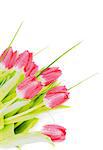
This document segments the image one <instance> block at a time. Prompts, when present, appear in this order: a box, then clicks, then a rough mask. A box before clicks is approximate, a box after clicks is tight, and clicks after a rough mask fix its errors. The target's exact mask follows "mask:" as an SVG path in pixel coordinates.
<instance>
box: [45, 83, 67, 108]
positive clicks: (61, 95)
mask: <svg viewBox="0 0 103 150" xmlns="http://www.w3.org/2000/svg"><path fill="white" fill-rule="evenodd" d="M68 98H69V93H68V90H67V89H66V87H65V86H58V87H55V88H53V89H52V90H50V91H48V92H47V94H46V96H45V98H44V103H45V105H46V106H47V107H50V108H54V107H57V106H59V105H61V104H62V103H64V102H65V101H67V99H68Z"/></svg>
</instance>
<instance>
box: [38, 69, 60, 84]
mask: <svg viewBox="0 0 103 150" xmlns="http://www.w3.org/2000/svg"><path fill="white" fill-rule="evenodd" d="M60 76H61V70H60V69H59V68H58V67H52V68H47V69H46V70H44V71H43V72H42V74H41V75H40V77H41V78H42V83H43V84H44V85H48V84H50V83H53V82H55V81H56V80H57V79H58V78H59V77H60Z"/></svg>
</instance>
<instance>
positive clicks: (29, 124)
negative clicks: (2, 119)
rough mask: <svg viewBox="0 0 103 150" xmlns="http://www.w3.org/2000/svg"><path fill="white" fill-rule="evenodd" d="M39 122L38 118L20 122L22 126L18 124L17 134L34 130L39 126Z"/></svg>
mask: <svg viewBox="0 0 103 150" xmlns="http://www.w3.org/2000/svg"><path fill="white" fill-rule="evenodd" d="M38 121H39V119H38V118H33V119H30V120H28V121H25V122H23V123H21V122H19V123H21V125H20V124H18V123H17V124H16V126H15V127H16V129H15V133H16V134H18V133H23V132H28V131H29V129H31V128H33V127H34V126H35V125H36V124H37V122H38ZM18 125H19V126H18Z"/></svg>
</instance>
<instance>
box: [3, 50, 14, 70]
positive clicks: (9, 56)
mask: <svg viewBox="0 0 103 150" xmlns="http://www.w3.org/2000/svg"><path fill="white" fill-rule="evenodd" d="M5 51H6V50H5ZM5 51H4V52H3V54H2V55H1V57H2V56H4V58H3V60H2V62H1V63H2V65H3V66H4V67H5V68H8V69H11V68H12V67H13V66H14V64H15V62H16V59H17V51H15V52H13V49H12V48H9V50H8V52H7V53H6V55H4V54H5Z"/></svg>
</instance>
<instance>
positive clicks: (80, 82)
mask: <svg viewBox="0 0 103 150" xmlns="http://www.w3.org/2000/svg"><path fill="white" fill-rule="evenodd" d="M97 74H98V73H95V74H92V75H91V76H89V77H87V78H85V79H84V80H81V81H79V82H78V83H77V84H75V85H73V86H72V87H70V88H69V89H68V90H69V91H70V90H71V89H73V88H74V87H76V86H78V85H80V84H82V83H83V82H85V81H87V80H89V79H90V78H92V77H94V76H95V75H97Z"/></svg>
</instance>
